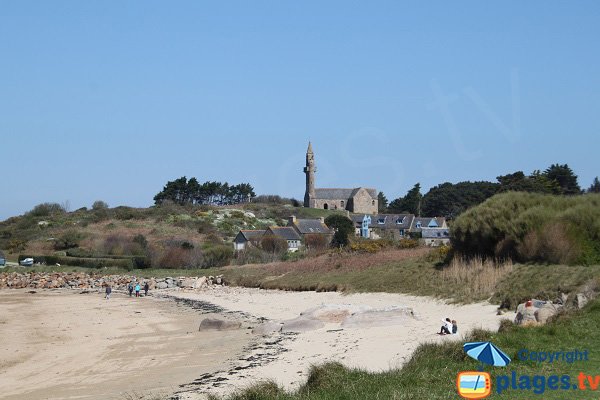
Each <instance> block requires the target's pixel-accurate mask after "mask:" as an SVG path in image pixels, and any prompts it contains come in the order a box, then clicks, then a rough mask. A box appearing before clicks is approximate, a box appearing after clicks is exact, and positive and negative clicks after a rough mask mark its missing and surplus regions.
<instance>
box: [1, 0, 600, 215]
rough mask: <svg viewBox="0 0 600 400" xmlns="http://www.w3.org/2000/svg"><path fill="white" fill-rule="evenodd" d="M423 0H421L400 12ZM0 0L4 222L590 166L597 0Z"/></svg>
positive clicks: (585, 171) (599, 111)
mask: <svg viewBox="0 0 600 400" xmlns="http://www.w3.org/2000/svg"><path fill="white" fill-rule="evenodd" d="M416 3H419V4H416ZM422 3H423V2H401V1H390V2H353V1H347V0H346V1H329V2H324V1H239V2H234V1H214V2H207V1H196V0H194V1H148V0H144V1H121V0H119V1H78V0H77V1H75V0H74V1H59V0H54V1H35V2H34V1H27V0H15V1H6V0H0V139H1V140H0V149H1V151H0V165H1V166H0V183H1V184H2V189H1V190H2V194H1V195H0V220H2V219H5V218H7V217H9V216H12V215H18V214H22V213H24V212H26V211H28V210H30V209H31V208H32V207H33V206H35V205H36V204H39V203H42V202H58V203H64V202H67V201H68V202H69V204H70V207H71V209H76V208H79V207H82V206H87V207H90V206H91V204H92V202H93V201H94V200H104V201H106V202H107V203H109V205H110V206H117V205H130V206H149V205H151V204H152V198H153V196H154V195H155V194H156V193H157V192H159V191H160V190H161V189H162V187H163V185H164V184H165V183H166V182H167V181H169V180H173V179H176V178H178V177H181V176H183V175H185V176H187V177H192V176H195V177H197V178H198V180H200V181H205V180H219V181H228V182H230V183H240V182H250V183H251V184H253V185H254V187H255V189H256V192H257V193H259V194H271V193H272V194H280V195H282V196H291V197H296V198H299V199H302V198H303V195H304V175H303V173H302V167H303V166H304V153H305V151H306V147H307V144H308V141H309V140H311V141H312V142H313V148H314V150H315V158H316V163H317V168H318V172H317V178H316V180H317V187H357V186H369V187H375V188H377V189H378V190H382V191H383V192H384V193H385V194H386V195H387V197H388V199H390V200H392V199H393V198H396V197H398V196H399V195H404V194H405V193H406V191H407V190H408V189H410V188H411V187H412V186H413V185H414V184H415V183H416V182H420V183H421V185H422V187H423V189H424V191H427V190H428V189H429V187H431V186H434V185H437V184H439V183H442V182H445V181H450V182H458V181H463V180H491V181H494V180H495V177H496V176H498V175H500V174H506V173H510V172H514V171H517V170H523V171H525V172H526V173H530V172H531V171H533V170H534V169H542V170H543V169H545V168H546V167H548V166H549V165H550V164H552V163H561V164H562V163H568V164H569V166H571V167H572V168H573V169H574V171H575V173H577V174H578V175H579V178H580V184H581V186H583V187H588V186H589V185H590V184H591V182H592V179H593V178H594V177H595V176H597V175H600V168H599V166H600V161H599V160H598V154H599V150H598V149H599V147H600V146H599V144H600V143H599V142H600V140H599V134H600V73H599V71H600V51H599V49H600V43H599V42H600V2H598V1H577V2H566V1H531V2H522V1H512V2H509V1H503V2H495V3H492V2H482V1H457V2H448V1H440V2H429V3H428V5H427V6H425V5H423V4H422Z"/></svg>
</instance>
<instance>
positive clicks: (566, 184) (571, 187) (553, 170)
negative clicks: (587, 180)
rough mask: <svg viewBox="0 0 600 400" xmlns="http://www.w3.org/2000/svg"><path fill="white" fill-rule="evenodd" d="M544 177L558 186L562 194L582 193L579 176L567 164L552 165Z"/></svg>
mask: <svg viewBox="0 0 600 400" xmlns="http://www.w3.org/2000/svg"><path fill="white" fill-rule="evenodd" d="M544 175H545V176H546V177H547V178H548V179H550V180H551V181H555V182H556V183H557V184H558V186H559V187H560V189H561V193H562V194H580V193H581V187H579V183H577V175H575V173H574V172H573V170H572V169H571V168H569V166H568V165H567V164H564V165H560V164H552V165H551V166H550V167H548V168H547V169H546V170H545V171H544Z"/></svg>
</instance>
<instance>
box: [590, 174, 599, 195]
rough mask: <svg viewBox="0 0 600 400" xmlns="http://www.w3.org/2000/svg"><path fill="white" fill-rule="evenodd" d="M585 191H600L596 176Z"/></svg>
mask: <svg viewBox="0 0 600 400" xmlns="http://www.w3.org/2000/svg"><path fill="white" fill-rule="evenodd" d="M587 192H588V193H600V181H599V180H598V177H595V178H594V182H592V185H591V186H590V187H589V188H588V190H587Z"/></svg>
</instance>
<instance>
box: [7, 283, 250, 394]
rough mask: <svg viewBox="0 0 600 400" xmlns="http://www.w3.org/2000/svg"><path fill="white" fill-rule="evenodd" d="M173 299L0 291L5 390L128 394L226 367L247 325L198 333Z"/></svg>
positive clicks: (165, 388)
mask: <svg viewBox="0 0 600 400" xmlns="http://www.w3.org/2000/svg"><path fill="white" fill-rule="evenodd" d="M201 319H202V317H201V316H200V315H199V313H198V312H197V311H195V310H192V309H191V308H189V307H186V306H181V305H178V304H177V303H175V302H174V301H167V300H156V299H153V298H151V297H148V298H137V299H136V298H135V297H133V298H129V297H128V296H125V295H121V294H116V293H114V292H113V296H112V298H111V299H110V300H105V299H104V298H103V295H102V294H101V293H96V292H93V293H89V294H79V292H78V291H70V290H54V291H40V290H38V291H37V292H36V293H34V294H30V293H28V292H27V291H26V290H2V291H0V340H1V342H0V397H1V398H2V399H5V400H9V399H28V400H35V399H99V398H102V399H121V400H124V399H128V398H133V396H132V395H133V394H134V393H145V394H148V393H155V394H170V393H172V392H174V391H175V390H177V389H178V385H180V384H184V383H188V382H191V381H193V380H194V379H196V378H197V377H198V376H200V375H201V374H203V373H206V372H210V371H214V370H218V369H222V368H227V367H228V365H227V363H226V360H227V359H228V358H231V357H233V356H234V355H235V354H238V353H239V352H241V350H242V348H243V347H244V346H245V345H246V344H247V343H248V340H249V337H250V334H249V332H248V331H247V330H246V331H242V330H239V331H231V332H198V325H199V322H200V320H201Z"/></svg>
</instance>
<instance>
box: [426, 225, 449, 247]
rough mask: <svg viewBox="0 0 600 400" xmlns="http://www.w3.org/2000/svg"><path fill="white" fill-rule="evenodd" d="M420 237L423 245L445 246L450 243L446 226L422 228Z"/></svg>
mask: <svg viewBox="0 0 600 400" xmlns="http://www.w3.org/2000/svg"><path fill="white" fill-rule="evenodd" d="M421 238H422V240H423V242H424V243H425V246H431V247H439V246H447V245H449V244H450V231H449V229H448V228H423V229H422V230H421Z"/></svg>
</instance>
